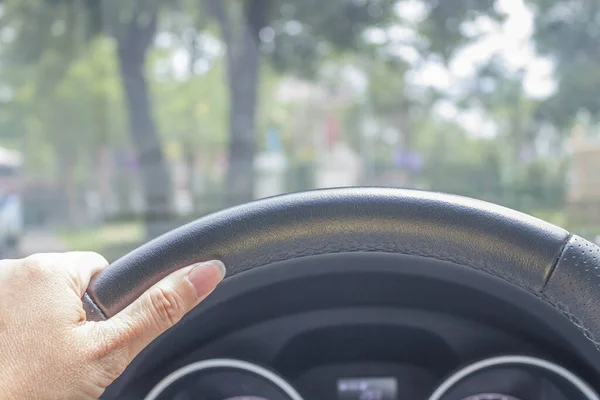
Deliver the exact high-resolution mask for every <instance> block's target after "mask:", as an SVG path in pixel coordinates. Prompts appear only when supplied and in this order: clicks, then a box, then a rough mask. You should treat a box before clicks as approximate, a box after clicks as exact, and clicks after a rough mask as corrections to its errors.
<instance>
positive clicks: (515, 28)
mask: <svg viewBox="0 0 600 400" xmlns="http://www.w3.org/2000/svg"><path fill="white" fill-rule="evenodd" d="M410 3H413V6H412V7H411V8H413V9H412V10H409V11H407V14H409V15H411V14H412V15H413V17H414V15H418V12H417V11H415V10H417V9H418V8H419V5H418V4H419V3H418V2H417V1H411V2H409V4H410ZM496 7H497V9H498V10H499V11H501V12H503V13H505V14H506V15H507V19H506V21H505V22H504V23H502V24H497V23H495V22H493V21H491V20H490V19H489V18H487V17H481V18H479V19H478V20H477V21H475V22H474V23H472V24H469V25H468V26H465V29H464V33H466V34H472V35H476V34H484V36H483V38H482V39H480V40H478V41H477V42H475V43H473V44H471V45H469V46H467V47H466V48H464V49H462V50H460V51H459V52H458V53H457V55H456V57H455V58H454V59H453V60H452V62H451V63H450V65H449V68H445V67H444V66H443V65H441V64H440V63H436V62H428V63H426V64H425V65H424V66H423V67H422V68H419V69H418V71H416V72H415V73H413V74H412V75H411V77H410V79H411V81H412V82H413V83H415V84H419V85H425V86H432V87H435V88H438V89H441V90H444V91H448V92H451V93H452V92H454V91H455V90H456V89H457V88H458V87H460V86H461V85H460V81H461V80H463V81H464V80H467V79H469V78H470V77H472V76H473V73H474V72H475V70H476V67H477V66H478V65H481V64H483V63H485V62H486V61H487V60H489V59H490V58H491V57H492V56H494V55H500V56H501V57H502V58H503V59H504V61H505V63H506V66H507V67H508V68H509V69H510V70H512V71H517V70H519V69H523V70H524V71H525V78H524V81H523V86H524V89H525V91H526V93H527V94H529V95H530V96H532V97H546V96H548V95H550V94H551V93H552V92H553V90H554V88H555V84H554V80H553V79H552V63H551V62H550V61H549V60H547V59H543V58H540V57H537V56H536V55H535V50H534V48H533V43H532V41H531V35H532V31H533V13H532V11H531V10H530V9H529V8H528V7H526V6H525V4H524V3H523V0H499V1H498V3H497V5H496ZM400 14H401V15H402V14H403V13H402V12H401V13H400Z"/></svg>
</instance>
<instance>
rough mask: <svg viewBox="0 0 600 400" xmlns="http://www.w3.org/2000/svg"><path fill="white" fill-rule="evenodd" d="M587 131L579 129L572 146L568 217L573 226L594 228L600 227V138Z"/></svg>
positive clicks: (575, 131)
mask: <svg viewBox="0 0 600 400" xmlns="http://www.w3.org/2000/svg"><path fill="white" fill-rule="evenodd" d="M587 131H588V129H585V128H584V127H583V126H581V125H578V126H577V127H575V129H573V133H572V136H571V138H570V142H569V146H570V153H571V165H570V170H569V186H568V191H567V214H568V219H569V222H570V223H574V224H576V225H581V226H584V225H585V226H589V227H591V226H599V225H600V135H597V134H594V135H590V134H589V133H588V132H587ZM593 131H596V129H593Z"/></svg>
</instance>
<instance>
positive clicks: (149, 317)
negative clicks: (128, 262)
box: [101, 261, 225, 360]
mask: <svg viewBox="0 0 600 400" xmlns="http://www.w3.org/2000/svg"><path fill="white" fill-rule="evenodd" d="M224 276H225V266H224V265H223V263H222V262H221V261H208V262H204V263H200V264H194V265H191V266H189V267H186V268H182V269H180V270H178V271H175V272H173V273H172V274H170V275H168V276H167V277H166V278H164V279H163V280H161V281H160V282H158V283H157V284H156V285H154V286H152V287H151V288H150V289H148V290H147V291H146V292H145V293H144V294H143V295H141V296H140V297H139V298H138V299H137V300H136V301H134V302H133V303H132V304H131V305H129V306H128V307H127V308H125V309H124V310H123V311H121V312H119V313H118V314H117V315H115V316H114V317H112V318H110V319H109V320H107V321H104V322H102V323H101V324H106V325H108V326H104V327H103V328H102V329H103V330H104V329H107V330H108V331H112V334H113V335H114V336H116V337H117V340H116V341H117V342H120V343H121V344H122V345H123V346H124V347H126V348H127V350H128V353H129V356H130V360H131V359H133V358H134V357H135V356H136V355H137V354H138V353H139V352H140V351H141V350H142V349H143V348H144V347H146V346H147V345H148V344H149V343H150V342H152V341H153V340H154V339H155V338H156V337H158V336H159V335H160V334H161V333H163V332H164V331H166V330H167V329H169V328H170V327H172V326H173V325H175V324H176V323H177V322H179V320H180V319H181V318H182V317H183V316H184V315H185V314H186V313H187V312H188V311H190V310H191V309H192V308H194V306H195V305H197V304H198V303H199V302H200V301H202V300H204V299H205V298H206V296H208V295H209V294H210V293H211V292H212V291H213V290H214V289H215V287H216V286H217V285H218V284H219V282H221V280H222V279H223V277H224ZM114 336H113V337H114Z"/></svg>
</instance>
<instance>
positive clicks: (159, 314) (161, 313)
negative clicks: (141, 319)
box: [148, 287, 185, 328]
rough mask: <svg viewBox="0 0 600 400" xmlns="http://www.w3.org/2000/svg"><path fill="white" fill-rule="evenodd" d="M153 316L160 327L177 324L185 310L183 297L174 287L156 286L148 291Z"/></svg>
mask: <svg viewBox="0 0 600 400" xmlns="http://www.w3.org/2000/svg"><path fill="white" fill-rule="evenodd" d="M148 296H149V300H150V304H151V314H152V315H151V316H152V318H153V319H154V322H155V323H156V324H157V325H158V326H159V327H164V328H166V327H169V326H172V325H175V324H176V323H177V322H178V321H179V320H180V319H181V317H182V316H183V314H184V312H185V304H184V301H183V298H182V297H181V296H180V295H179V293H177V290H175V289H174V288H172V287H167V288H162V287H156V288H153V289H151V290H150V291H149V292H148Z"/></svg>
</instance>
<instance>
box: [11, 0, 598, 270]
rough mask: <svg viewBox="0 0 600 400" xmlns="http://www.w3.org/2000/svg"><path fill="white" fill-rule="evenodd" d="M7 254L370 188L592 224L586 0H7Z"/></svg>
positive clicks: (135, 240) (594, 28)
mask: <svg viewBox="0 0 600 400" xmlns="http://www.w3.org/2000/svg"><path fill="white" fill-rule="evenodd" d="M0 19H1V21H2V24H1V25H0V105H1V107H0V171H1V173H0V193H3V196H4V194H5V193H6V194H9V195H10V196H11V199H12V200H11V201H10V202H7V204H10V207H3V209H2V210H0V211H2V212H0V218H2V221H0V225H2V226H3V228H4V229H0V236H1V237H0V245H1V247H2V249H3V250H2V251H3V253H8V254H17V255H28V254H31V253H33V252H40V251H62V250H93V251H98V252H100V253H102V254H104V255H105V256H106V257H107V258H108V259H109V260H114V259H115V258H117V257H119V256H121V255H123V254H125V253H126V252H127V251H129V250H131V249H133V248H135V247H136V246H138V245H139V244H140V243H143V242H144V241H146V240H148V239H150V238H153V237H155V236H157V235H159V234H161V233H163V232H165V231H167V230H169V229H171V228H173V227H175V226H178V225H180V224H182V223H185V222H188V221H190V220H193V219H196V218H198V217H200V216H203V215H206V214H207V213H210V212H213V211H216V210H219V209H223V208H225V207H228V206H231V205H234V204H239V203H243V202H247V201H250V200H252V199H256V198H261V197H266V196H272V195H276V194H281V193H287V192H293V191H301V190H307V189H313V188H324V187H337V186H359V185H377V186H393V187H403V188H417V189H424V190H434V191H441V192H448V193H455V194H461V195H465V196H469V197H474V198H478V199H483V200H487V201H491V202H494V203H498V204H501V205H504V206H507V207H510V208H514V209H517V210H520V211H523V212H525V213H529V214H533V215H535V216H538V217H540V218H542V219H545V220H547V221H550V222H552V223H555V224H558V225H561V226H564V227H566V228H568V229H570V230H572V231H573V232H575V233H578V234H580V235H583V236H585V237H586V238H588V239H591V240H595V238H596V235H600V207H599V205H600V135H599V130H598V117H599V115H600V96H599V95H598V93H600V73H599V71H600V69H599V68H598V67H599V62H600V45H599V44H600V43H599V40H600V3H598V2H597V0H569V1H564V0H495V1H494V0H476V1H470V0H460V1H449V0H447V1H440V0H319V1H316V0H245V1H221V0H194V1H188V0H179V1H161V0H156V1H146V0H119V1H116V0H114V1H113V0H108V1H89V0H74V1H73V0H71V1H66V0H54V1H34V0H19V1H7V2H3V3H2V5H0Z"/></svg>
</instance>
